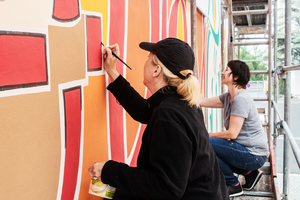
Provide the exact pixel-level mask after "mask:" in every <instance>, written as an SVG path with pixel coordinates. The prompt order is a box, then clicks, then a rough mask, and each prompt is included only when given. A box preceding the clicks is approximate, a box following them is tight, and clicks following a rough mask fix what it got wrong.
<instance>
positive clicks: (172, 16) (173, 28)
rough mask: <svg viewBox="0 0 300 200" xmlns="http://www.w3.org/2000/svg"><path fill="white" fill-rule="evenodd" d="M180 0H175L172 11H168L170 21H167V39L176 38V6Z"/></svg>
mask: <svg viewBox="0 0 300 200" xmlns="http://www.w3.org/2000/svg"><path fill="white" fill-rule="evenodd" d="M179 1H180V0H176V1H175V2H174V4H173V6H172V8H171V9H172V10H171V11H170V19H169V37H175V38H177V36H178V33H177V26H178V22H177V20H178V5H179Z"/></svg>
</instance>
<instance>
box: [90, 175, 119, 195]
mask: <svg viewBox="0 0 300 200" xmlns="http://www.w3.org/2000/svg"><path fill="white" fill-rule="evenodd" d="M115 191H116V188H114V187H111V186H109V185H107V184H104V183H102V182H101V181H99V180H97V179H94V178H93V179H92V180H91V183H90V188H89V193H90V194H92V195H95V196H98V197H105V198H107V199H112V198H113V197H114V194H115Z"/></svg>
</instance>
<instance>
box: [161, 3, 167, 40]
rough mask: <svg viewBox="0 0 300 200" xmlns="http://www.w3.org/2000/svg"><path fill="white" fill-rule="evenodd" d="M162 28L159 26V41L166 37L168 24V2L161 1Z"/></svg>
mask: <svg viewBox="0 0 300 200" xmlns="http://www.w3.org/2000/svg"><path fill="white" fill-rule="evenodd" d="M161 16H162V20H161V22H162V26H161V29H162V30H161V39H165V38H166V37H167V24H168V1H162V15H161Z"/></svg>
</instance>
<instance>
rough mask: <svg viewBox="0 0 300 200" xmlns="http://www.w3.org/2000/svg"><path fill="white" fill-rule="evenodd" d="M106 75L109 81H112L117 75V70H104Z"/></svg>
mask: <svg viewBox="0 0 300 200" xmlns="http://www.w3.org/2000/svg"><path fill="white" fill-rule="evenodd" d="M106 73H107V75H108V76H109V79H110V81H111V82H114V80H116V79H117V78H118V77H119V75H120V74H119V72H118V71H117V70H106Z"/></svg>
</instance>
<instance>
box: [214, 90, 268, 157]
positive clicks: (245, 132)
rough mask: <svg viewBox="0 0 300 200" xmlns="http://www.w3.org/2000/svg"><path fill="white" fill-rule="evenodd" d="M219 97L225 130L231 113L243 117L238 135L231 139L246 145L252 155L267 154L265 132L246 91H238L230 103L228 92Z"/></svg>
mask: <svg viewBox="0 0 300 200" xmlns="http://www.w3.org/2000/svg"><path fill="white" fill-rule="evenodd" d="M219 98H220V100H221V102H222V103H223V104H224V126H225V128H226V129H227V130H228V128H229V120H230V116H231V115H233V116H238V117H243V118H245V121H244V124H243V126H242V129H241V131H240V133H239V135H238V136H237V138H236V139H235V140H233V141H234V142H237V143H239V144H241V145H243V146H244V147H246V148H247V149H248V151H249V152H250V153H251V154H253V155H258V156H268V155H269V147H268V138H267V134H266V133H265V131H264V130H263V128H262V125H261V122H260V118H259V115H258V112H257V108H256V106H255V104H254V101H253V99H252V97H251V96H250V94H249V93H248V91H247V90H243V91H241V92H239V93H238V94H237V95H236V97H235V98H234V99H233V101H232V102H231V103H230V98H231V96H230V93H229V92H226V93H224V94H221V95H220V96H219Z"/></svg>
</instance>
